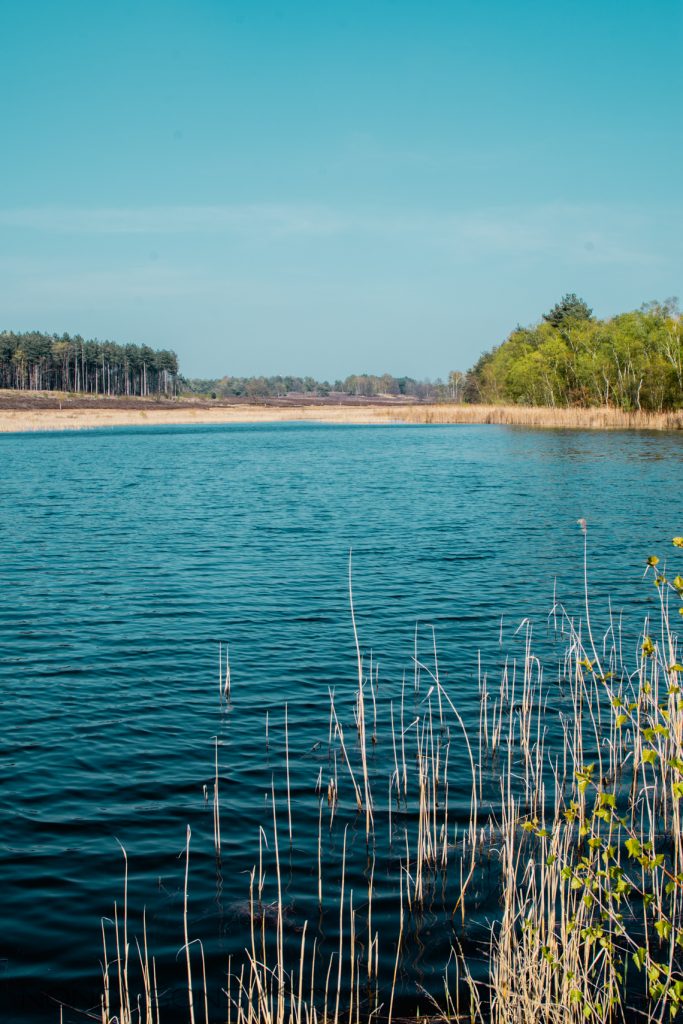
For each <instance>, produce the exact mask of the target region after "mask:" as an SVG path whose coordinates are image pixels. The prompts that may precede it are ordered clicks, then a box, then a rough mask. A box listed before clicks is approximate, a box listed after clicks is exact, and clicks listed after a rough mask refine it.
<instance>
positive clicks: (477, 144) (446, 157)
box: [0, 0, 683, 379]
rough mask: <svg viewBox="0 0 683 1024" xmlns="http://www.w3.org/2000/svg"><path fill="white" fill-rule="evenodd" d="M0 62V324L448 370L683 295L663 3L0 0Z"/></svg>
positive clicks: (266, 358) (258, 369) (669, 34)
mask: <svg viewBox="0 0 683 1024" xmlns="http://www.w3.org/2000/svg"><path fill="white" fill-rule="evenodd" d="M0 46H1V47H2V59H1V60H0V97H1V99H0V104H1V107H0V110H1V122H0V124H1V126H2V136H1V137H2V143H3V145H2V151H3V152H2V157H1V158H0V168H1V169H0V185H1V188H0V243H1V245H0V327H8V328H13V329H31V328H38V329H41V330H49V331H53V330H54V331H57V332H62V331H69V332H71V333H76V332H80V333H81V334H84V335H86V336H94V337H99V338H105V337H106V338H111V339H114V340H117V341H122V342H124V341H132V342H137V343H143V342H144V343H148V344H151V345H153V346H154V347H171V348H174V349H175V350H176V351H177V352H178V354H179V356H180V360H181V366H182V369H183V370H184V371H185V372H186V373H187V374H188V375H191V376H199V375H202V376H221V375H222V374H224V373H229V374H238V375H242V374H259V373H267V374H270V373H287V372H290V373H310V374H312V375H313V376H317V377H327V378H330V379H334V378H337V377H343V376H345V375H346V374H348V373H350V372H363V371H367V372H378V373H379V372H384V371H389V372H392V373H396V374H403V373H407V374H410V375H413V376H418V377H422V376H431V377H435V376H439V375H441V376H445V375H446V374H447V373H448V371H449V370H451V369H455V368H466V367H468V366H469V365H471V364H472V362H473V361H474V360H475V359H476V358H477V356H478V355H479V353H480V352H481V351H483V350H484V349H486V348H489V347H491V346H492V345H493V344H496V343H498V342H500V341H501V340H503V339H504V338H505V336H506V334H507V333H508V332H509V331H510V330H511V329H512V328H513V327H514V326H515V325H516V324H517V323H518V322H519V323H530V322H533V321H534V320H536V319H538V317H539V316H540V314H541V313H542V312H543V311H544V310H546V309H548V308H549V307H550V306H552V305H553V303H554V302H555V301H556V300H557V299H558V298H559V297H560V296H561V295H562V294H563V293H564V292H566V291H576V292H578V293H579V294H580V295H582V296H583V297H584V298H585V299H586V300H587V301H588V302H589V304H590V305H592V306H593V307H594V308H595V310H596V312H597V313H599V314H600V315H610V314H613V313H615V312H618V311H620V310H624V309H632V308H636V307H637V306H639V305H640V304H641V302H643V301H645V300H648V299H652V298H665V297H668V296H670V295H672V294H680V292H681V289H682V285H681V267H682V256H683V243H682V241H681V237H682V236H681V223H682V218H681V214H682V213H683V200H682V198H681V185H680V182H681V175H682V171H681V167H682V166H683V160H682V157H683V141H682V140H683V131H682V129H683V117H682V110H683V102H682V101H683V87H682V85H681V74H680V55H681V52H682V51H683V5H681V4H680V3H679V2H678V0H676V2H674V0H654V2H652V3H650V4H649V5H645V4H643V3H642V2H638V3H634V2H631V0H620V2H612V0H593V2H591V3H589V2H585V0H577V2H575V3H571V4H570V3H564V2H556V3H551V2H549V0H545V2H543V3H531V2H526V0H518V2H517V3H510V2H509V0H505V2H499V0H496V2H488V3H487V2H482V3H473V2H468V3H464V2H459V0H453V2H450V3H445V2H438V0H436V2H430V3H418V2H406V0H394V2H386V0H378V2H368V0H366V2H364V3H356V2H344V3H325V2H323V0H318V2H317V3H307V2H300V3H296V2H290V3H280V4H274V3H265V2H263V3H261V2H258V0H251V2H249V3H243V2H232V0H220V2H218V0H194V2H192V3H190V2H185V3H179V2H175V0H164V2H163V3H160V2H157V0H147V2H146V3H130V2H127V0H118V2H116V3H112V4H96V3H92V0H88V2H76V0H62V2H60V3H56V2H54V0H50V2H47V0H21V2H17V0H4V2H3V3H2V4H1V5H0Z"/></svg>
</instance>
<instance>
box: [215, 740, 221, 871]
mask: <svg viewBox="0 0 683 1024" xmlns="http://www.w3.org/2000/svg"><path fill="white" fill-rule="evenodd" d="M214 740H215V744H216V747H215V774H214V782H213V845H214V848H215V850H216V856H217V857H218V859H219V860H220V856H221V809H220V803H219V799H218V736H214Z"/></svg>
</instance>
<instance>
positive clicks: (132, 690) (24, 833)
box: [0, 423, 683, 1024]
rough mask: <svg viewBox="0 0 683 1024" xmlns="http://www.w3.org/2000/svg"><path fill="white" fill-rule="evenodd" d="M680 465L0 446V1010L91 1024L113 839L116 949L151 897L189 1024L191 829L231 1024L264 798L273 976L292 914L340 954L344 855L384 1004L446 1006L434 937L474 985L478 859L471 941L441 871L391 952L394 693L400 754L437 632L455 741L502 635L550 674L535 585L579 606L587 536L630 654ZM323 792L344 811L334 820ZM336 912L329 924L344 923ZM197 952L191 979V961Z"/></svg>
mask: <svg viewBox="0 0 683 1024" xmlns="http://www.w3.org/2000/svg"><path fill="white" fill-rule="evenodd" d="M682 462H683V437H682V436H679V435H676V434H662V433H658V434H646V433H622V432H614V433H589V432H571V431H559V430H555V431H550V430H549V431H530V430H525V429H520V428H505V427H493V426H446V427H436V426H386V427H362V426H317V425H313V424H306V425H300V424H296V423H290V424H278V425H249V426H239V425H231V426H224V427H178V428H168V429H157V428H143V429H140V430H129V429H117V430H108V431H83V432H73V433H64V434H33V435H4V436H0V545H1V546H0V550H1V551H2V556H1V561H0V737H1V745H0V811H1V814H2V829H1V830H0V873H1V877H2V879H3V895H2V908H1V909H0V916H1V918H2V927H1V928H0V1013H2V1016H3V1019H5V1020H8V1021H9V1020H11V1021H21V1022H26V1024H29V1022H30V1024H33V1022H38V1021H46V1020H53V1021H58V1020H59V1008H58V1003H59V1002H63V1003H64V1004H66V1005H65V1008H64V1011H63V1013H64V1016H63V1019H64V1021H65V1022H67V1021H79V1020H82V1019H83V1016H82V1013H80V1012H79V1011H83V1010H92V1009H93V1008H94V1012H95V1013H96V1014H98V1013H99V999H100V991H101V987H102V986H101V967H100V962H101V959H102V951H101V919H102V918H111V917H112V915H113V904H114V901H115V900H116V901H118V906H119V908H121V906H122V899H123V875H124V860H123V854H122V851H121V847H120V845H119V843H120V844H122V845H123V846H124V847H125V850H126V853H127V857H128V868H129V890H128V913H129V932H130V942H131V954H130V955H131V959H135V958H137V949H136V947H135V937H136V936H137V937H138V938H139V939H140V941H142V913H143V908H145V910H146V923H147V933H148V943H149V948H150V955H151V953H152V952H153V953H154V955H155V957H156V965H157V970H158V974H159V983H158V987H159V991H160V1003H161V1010H162V1013H161V1020H162V1021H175V1020H182V1019H187V1012H186V993H185V991H184V988H183V984H184V970H185V959H184V958H185V953H184V951H183V952H179V951H181V949H182V947H183V943H184V935H183V898H184V872H185V843H186V828H187V826H188V825H189V826H190V827H191V833H192V838H191V854H190V865H189V887H188V929H189V938H190V939H201V940H202V942H203V945H204V950H205V953H206V960H207V974H208V978H209V982H208V998H209V1004H210V1013H211V1017H212V1019H225V1018H226V1015H227V1010H226V1005H227V1001H226V996H225V994H224V992H223V989H225V987H226V984H227V982H226V973H227V969H228V957H232V958H233V959H232V961H231V963H232V965H233V968H234V967H235V965H236V964H239V961H240V957H242V956H243V950H244V947H245V946H248V945H249V944H250V942H251V938H250V923H249V917H250V913H249V873H250V871H251V870H252V868H253V867H254V866H255V865H256V866H257V873H258V862H259V839H260V837H261V845H262V856H263V863H264V870H265V881H264V883H263V894H262V904H263V907H264V908H265V909H264V910H263V911H262V912H261V914H260V917H259V918H258V924H259V926H261V925H263V928H264V930H265V931H268V932H270V931H271V930H273V932H274V931H275V930H276V926H277V920H276V915H275V914H274V913H273V911H272V907H273V906H274V904H275V901H276V899H277V890H276V887H275V877H276V876H275V866H274V860H273V858H274V846H273V838H274V837H273V807H272V802H273V792H274V793H275V805H276V813H277V819H276V820H277V825H278V838H279V847H280V849H279V856H280V862H281V863H280V871H281V887H282V906H283V908H284V912H283V942H284V944H285V946H286V948H287V951H288V955H290V954H291V958H292V960H293V961H294V962H295V963H297V962H298V956H299V954H298V950H299V948H300V945H301V942H302V934H303V933H302V929H303V925H304V922H305V921H308V925H307V929H308V940H309V942H310V943H312V941H313V938H314V936H315V937H316V940H317V943H318V947H317V952H318V955H319V956H320V957H321V960H320V962H321V965H327V963H328V959H327V958H328V957H329V951H330V949H332V950H334V949H335V948H336V943H337V942H338V918H339V896H340V888H341V863H342V858H344V857H345V862H346V876H345V885H346V888H345V893H346V897H345V898H346V899H347V900H348V894H349V892H350V891H351V890H353V891H354V896H353V900H354V902H353V907H354V908H355V909H356V912H357V915H358V916H357V920H356V923H357V928H358V943H359V948H360V949H361V954H360V955H361V959H362V956H363V955H364V953H363V948H364V945H365V946H368V945H369V944H370V943H371V942H372V932H371V933H370V935H369V936H367V935H365V936H364V933H363V929H364V928H367V921H366V918H367V912H366V905H367V902H368V885H369V884H371V886H372V891H373V893H374V900H373V908H372V916H373V922H374V923H373V927H376V928H377V930H378V931H379V934H380V939H381V941H382V946H381V954H380V956H379V978H378V982H379V987H380V989H381V990H385V989H386V987H387V985H388V983H389V982H390V981H391V978H392V975H393V974H394V972H395V971H396V973H397V978H398V985H397V999H398V1001H399V1002H400V1004H401V1006H405V1007H409V1006H410V1007H413V1006H414V1005H416V1004H419V1005H421V1006H422V1007H424V1006H425V1005H426V1001H425V996H424V994H423V990H426V991H428V992H435V993H437V994H438V992H439V990H440V988H441V987H442V983H441V980H440V979H441V975H442V973H443V971H444V968H445V965H446V964H447V962H448V960H449V956H450V950H451V945H452V944H453V943H454V942H456V941H457V942H461V943H462V944H463V945H464V947H465V948H466V951H469V952H471V958H472V963H473V964H474V965H475V966H474V967H473V970H474V971H475V973H476V972H477V971H481V970H482V969H483V967H482V953H481V947H480V945H478V942H479V938H478V936H479V935H480V933H483V932H484V931H486V929H487V928H488V922H489V921H490V920H491V919H492V917H494V916H495V913H496V895H495V884H494V883H493V882H490V883H489V881H487V877H486V872H485V871H484V872H482V873H480V875H479V876H478V878H477V882H476V891H473V894H472V906H471V913H470V916H469V917H468V922H467V924H466V925H461V924H460V923H459V919H457V918H456V917H454V916H453V914H452V911H453V907H454V899H455V897H454V893H456V892H457V887H458V875H457V870H455V871H454V872H451V877H447V872H444V871H441V872H439V876H438V882H437V880H436V873H435V876H434V878H433V879H432V882H431V883H430V886H429V893H428V896H427V897H426V898H425V900H424V903H423V904H422V906H421V907H420V911H419V913H417V912H414V913H413V914H412V915H411V916H410V919H409V920H408V918H406V925H405V940H404V944H403V946H402V948H401V955H400V962H399V960H397V959H396V929H397V915H398V909H397V908H398V905H399V896H398V895H397V894H398V892H399V881H398V879H399V878H400V877H401V872H402V870H403V869H402V867H401V858H402V857H404V856H405V839H404V835H405V834H408V835H409V836H410V842H411V843H412V841H413V839H412V835H413V831H412V830H413V829H414V828H415V824H416V818H415V806H414V804H412V805H411V803H410V801H407V802H406V803H405V804H403V803H401V802H400V801H396V800H394V799H393V798H392V801H391V802H392V804H393V807H392V817H391V822H390V821H389V806H390V800H389V787H390V784H391V778H392V773H393V771H394V768H395V764H396V760H395V758H396V756H397V755H395V752H394V746H393V743H392V738H391V731H390V727H389V723H390V721H391V716H392V714H393V716H394V718H395V720H398V718H399V715H400V711H399V708H400V706H401V698H402V693H403V697H404V700H403V703H404V708H403V715H404V720H403V729H402V734H403V736H404V738H405V737H408V739H409V742H410V743H413V735H415V736H417V733H418V732H419V729H420V725H419V722H422V723H424V722H425V721H426V717H425V716H426V710H427V708H428V707H429V706H431V707H432V708H433V711H434V714H436V704H435V700H436V696H438V694H435V693H432V694H431V695H430V692H429V691H430V686H431V685H432V682H433V679H432V676H433V675H434V674H436V673H437V663H436V662H435V655H434V638H435V641H436V650H437V652H438V677H439V679H440V681H441V683H442V684H443V688H444V691H445V692H447V693H448V695H449V697H450V699H451V700H452V701H453V703H454V704H455V705H456V706H457V708H458V710H459V712H460V714H461V715H462V719H463V724H464V726H465V731H466V732H467V733H468V734H469V735H470V736H471V737H474V736H476V733H477V729H478V723H479V708H480V696H479V678H480V674H482V675H483V673H484V672H487V673H488V674H489V676H490V678H491V680H494V681H495V680H497V678H498V676H499V673H500V670H501V665H502V664H503V662H504V659H505V657H506V656H509V657H516V656H518V654H519V652H520V649H521V650H522V653H523V648H524V643H525V637H526V626H523V627H522V629H521V630H518V629H517V627H519V625H520V623H522V622H523V620H525V619H527V618H528V619H530V620H532V621H533V623H534V636H535V637H536V640H537V643H538V645H539V650H540V651H541V652H542V653H543V655H544V658H545V659H546V663H547V664H548V665H550V666H551V670H550V671H549V673H548V676H547V678H548V680H551V679H552V666H553V665H555V666H556V665H557V657H558V656H557V653H556V651H555V646H554V643H553V637H552V635H551V632H552V630H551V629H550V625H552V622H551V621H550V624H549V618H548V614H549V612H550V609H551V606H552V604H553V595H554V592H555V588H556V593H557V598H558V599H559V600H562V601H563V602H564V603H565V604H566V605H567V607H568V608H569V609H571V611H572V613H574V614H576V615H577V616H579V617H580V616H581V615H582V602H583V535H582V533H581V530H580V528H579V527H578V526H577V520H578V519H579V518H581V517H585V519H586V520H587V522H588V570H589V579H590V586H591V592H592V595H593V600H594V615H595V628H596V632H597V633H600V628H601V627H600V624H601V623H602V624H603V627H604V622H605V621H606V619H605V615H606V609H607V601H608V598H610V599H611V602H612V607H613V608H614V609H617V610H618V611H619V612H622V611H623V615H624V623H625V626H624V630H625V637H626V642H627V643H630V644H631V646H632V648H633V649H634V650H635V649H636V645H637V643H638V630H639V628H640V627H641V625H642V620H643V618H644V617H645V616H646V615H647V614H648V613H649V611H651V610H652V609H653V607H654V605H655V602H656V594H655V593H654V592H653V590H654V588H652V587H651V586H649V585H647V584H644V583H643V582H642V576H643V570H644V566H645V560H646V558H647V556H648V555H650V554H653V553H658V554H661V555H668V552H669V550H670V543H671V537H672V536H674V535H675V534H681V533H683V522H682V520H681V513H680V506H679V502H678V489H679V485H680V480H681V470H682V465H681V464H682ZM351 551H352V583H353V598H354V604H355V613H356V622H357V628H358V636H359V644H360V647H361V650H362V653H363V666H364V673H365V675H366V678H368V679H369V678H370V676H371V678H372V683H370V682H367V684H366V693H365V714H366V721H367V727H366V728H367V736H368V775H369V778H370V781H371V785H372V794H373V800H374V805H375V837H374V840H371V841H370V842H369V843H368V842H367V840H366V822H365V815H364V814H362V813H358V812H357V808H356V800H355V796H354V788H353V783H352V779H351V775H350V773H349V771H348V768H347V765H346V762H345V757H344V752H343V750H342V748H341V746H340V743H339V738H338V736H336V735H335V732H334V729H332V728H331V726H330V691H333V693H334V702H335V710H336V714H337V716H338V720H339V722H340V723H341V724H342V726H343V732H344V738H345V740H346V746H347V749H348V758H349V761H350V764H351V767H352V769H353V770H354V771H355V772H356V773H359V772H360V766H361V759H360V754H359V750H358V734H357V729H356V726H355V721H354V707H355V699H356V690H357V685H358V678H357V665H356V649H355V643H354V634H353V628H352V621H351V615H350V608H349V554H350V552H351ZM432 630H433V632H432ZM219 644H222V645H223V647H222V658H223V659H224V652H225V645H226V644H229V659H230V673H231V695H230V701H229V702H228V701H225V700H222V699H221V697H220V693H219V679H218V665H219ZM416 650H417V661H418V662H419V663H420V665H421V666H422V667H420V668H419V670H418V671H416V667H415V666H416V662H415V652H416ZM478 658H480V660H481V668H480V669H479V668H478ZM222 665H223V668H224V666H225V661H224V660H223V661H222ZM555 671H556V669H555ZM430 673H431V674H430ZM404 679H405V684H404ZM548 685H549V687H550V686H551V683H550V682H549V683H548ZM550 699H551V701H552V699H553V698H552V692H551V698H550ZM285 707H286V708H287V727H288V736H287V739H288V761H289V785H290V791H291V820H292V841H291V843H290V841H289V834H288V833H289V814H288V807H287V771H286V767H287V766H286V760H287V758H286V750H285V739H286V737H285ZM375 718H376V721H377V727H376V730H375ZM415 721H418V725H417V727H414V722H415ZM448 728H449V730H450V731H449V732H448V734H446V731H445V727H440V728H439V729H438V730H436V729H435V735H437V736H438V744H439V748H440V749H441V748H442V746H443V749H444V751H445V748H446V746H448V747H449V751H450V755H449V756H450V760H449V767H448V772H449V779H450V788H449V792H448V796H447V800H446V802H447V806H448V814H449V818H448V825H447V828H446V841H447V842H449V838H448V837H449V836H451V835H452V838H453V846H454V848H455V847H456V844H457V842H458V836H459V834H460V832H461V831H462V829H463V828H465V826H466V825H467V822H468V815H469V794H470V789H471V781H470V767H469V758H468V753H467V748H466V743H465V742H464V736H463V733H462V731H458V726H457V723H451V725H450V726H449V727H448ZM411 729H412V732H410V730H411ZM371 733H372V734H373V739H372V742H371ZM395 735H396V733H395ZM214 737H218V748H217V749H218V766H219V773H218V774H219V810H220V826H221V840H222V841H221V856H220V860H219V861H218V860H217V858H216V854H215V848H214V815H213V786H214V773H215V767H214V758H215V756H216V748H215V740H214ZM375 739H376V742H375V741H374V740H375ZM549 742H550V743H551V744H552V743H553V742H554V743H555V744H556V745H557V744H560V743H561V740H560V737H559V734H558V733H552V731H551V735H550V737H549ZM473 745H474V756H475V758H476V757H477V756H478V753H477V748H476V743H474V741H473ZM411 750H412V748H411ZM411 770H412V768H411ZM358 777H359V778H360V775H358ZM335 778H336V780H337V784H338V791H339V802H338V804H337V805H336V807H330V805H329V804H328V799H327V793H328V785H329V782H330V780H331V779H335ZM361 788H362V787H361ZM442 804H443V800H442ZM321 808H322V810H321ZM332 812H334V813H332ZM440 813H441V812H440ZM321 822H322V824H321ZM319 827H320V829H321V831H320V850H321V853H320V857H321V884H322V892H323V906H322V911H321V910H320V909H319V907H318V841H319V840H318V836H319ZM261 828H262V829H263V832H260V829H261ZM459 830H460V832H459ZM345 831H346V840H345V839H344V836H345ZM344 842H346V851H345V854H344ZM266 843H267V844H268V845H267V847H266ZM344 907H345V909H344V913H345V915H346V927H347V928H348V927H349V924H350V921H351V916H350V915H351V905H350V904H346V903H345V905H344ZM109 941H110V942H111V941H112V939H111V937H110V940H109ZM192 955H193V957H194V958H195V970H196V972H198V975H197V976H199V975H200V974H201V968H200V966H199V964H200V960H199V953H198V952H197V950H196V949H194V950H193V954H192ZM111 956H112V953H111V948H110V959H111ZM359 962H360V961H359ZM477 965H478V966H477ZM325 969H326V967H323V966H321V968H320V971H321V974H322V977H320V979H319V985H320V986H321V987H322V986H323V985H324V982H325V978H324V973H325ZM237 970H239V967H237ZM336 970H337V967H336V965H335V967H334V974H333V977H336ZM344 970H345V979H346V972H347V967H346V966H345V968H344ZM345 984H347V982H346V980H345Z"/></svg>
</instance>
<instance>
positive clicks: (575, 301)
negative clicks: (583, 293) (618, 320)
mask: <svg viewBox="0 0 683 1024" xmlns="http://www.w3.org/2000/svg"><path fill="white" fill-rule="evenodd" d="M592 317H593V310H592V309H591V308H590V306H588V305H586V303H585V302H584V301H583V299H580V298H579V297H578V295H577V294H576V293H575V292H568V293H567V295H564V296H563V297H562V298H561V299H560V301H559V302H557V303H556V304H555V305H554V306H553V308H552V309H551V310H550V312H549V313H544V314H543V319H544V320H545V321H546V322H547V323H549V324H552V326H553V327H563V326H564V325H565V324H566V323H568V322H570V321H576V320H590V319H592Z"/></svg>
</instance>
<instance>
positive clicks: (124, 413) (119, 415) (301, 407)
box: [0, 391, 683, 433]
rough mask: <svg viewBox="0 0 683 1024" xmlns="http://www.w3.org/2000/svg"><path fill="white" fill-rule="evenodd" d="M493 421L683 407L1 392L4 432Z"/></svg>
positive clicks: (629, 421) (607, 426)
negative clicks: (338, 401) (155, 398)
mask: <svg viewBox="0 0 683 1024" xmlns="http://www.w3.org/2000/svg"><path fill="white" fill-rule="evenodd" d="M285 420H296V421H309V422H310V421H313V422H317V423H356V424H377V425H389V424H391V423H416V424H420V423H424V424H429V423H431V424H445V423H494V424H502V425H507V426H519V427H534V428H557V429H563V430H567V429H576V430H681V429H683V410H680V411H677V412H666V413H646V412H622V411H620V410H618V409H611V408H593V409H578V408H577V409H574V408H572V409H562V408H556V409H552V408H547V407H539V406H521V405H460V404H452V405H449V404H439V405H426V404H414V405H411V404H407V403H405V402H398V401H397V402H386V401H385V402H383V403H380V402H378V403H376V404H375V403H373V402H371V401H365V402H358V403H354V402H352V401H349V402H345V403H344V404H333V403H331V402H325V401H318V402H309V403H306V404H304V403H301V404H292V403H290V402H277V401H274V402H270V403H263V404H257V403H253V404H249V403H242V402H234V403H228V402H208V401H203V400H194V399H193V400H185V399H179V400H177V401H175V402H171V401H165V402H157V401H153V400H149V399H134V398H127V399H94V398H86V397H83V398H79V397H76V398H74V397H73V396H67V395H62V396H60V395H58V394H56V393H46V392H7V391H5V392H0V433H15V432H16V433H20V432H27V431H41V430H82V429H89V428H93V427H138V426H170V425H180V424H192V423H195V424H199V423H201V424H211V423H216V424H218V423H275V422H281V421H285Z"/></svg>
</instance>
